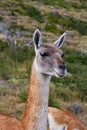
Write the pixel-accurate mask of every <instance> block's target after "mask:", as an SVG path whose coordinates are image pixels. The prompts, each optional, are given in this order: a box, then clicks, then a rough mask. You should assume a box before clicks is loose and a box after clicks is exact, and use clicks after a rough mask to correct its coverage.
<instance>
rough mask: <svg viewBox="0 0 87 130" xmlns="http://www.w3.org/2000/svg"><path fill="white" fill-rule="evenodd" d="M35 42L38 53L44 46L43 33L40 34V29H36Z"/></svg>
mask: <svg viewBox="0 0 87 130" xmlns="http://www.w3.org/2000/svg"><path fill="white" fill-rule="evenodd" d="M33 42H34V46H35V52H36V51H37V49H38V48H39V47H40V46H41V44H42V36H41V33H40V31H39V29H36V30H35V32H34V34H33Z"/></svg>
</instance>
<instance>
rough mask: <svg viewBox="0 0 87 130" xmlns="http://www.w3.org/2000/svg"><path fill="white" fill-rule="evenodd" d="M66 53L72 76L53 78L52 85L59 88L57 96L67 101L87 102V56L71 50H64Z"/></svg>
mask: <svg viewBox="0 0 87 130" xmlns="http://www.w3.org/2000/svg"><path fill="white" fill-rule="evenodd" d="M64 52H65V61H66V64H67V69H68V72H69V73H71V76H70V77H68V76H67V77H65V78H62V79H57V78H55V77H53V78H52V83H54V85H55V87H56V88H57V89H56V91H55V95H56V96H58V97H61V98H63V100H66V101H68V100H70V101H71V100H72V99H74V98H77V99H80V100H83V101H86V100H87V96H86V95H87V85H86V84H87V80H86V78H87V71H86V70H87V60H86V59H87V55H85V54H83V53H81V52H76V51H75V50H70V49H64ZM70 95H71V96H70ZM74 100H75V99H74Z"/></svg>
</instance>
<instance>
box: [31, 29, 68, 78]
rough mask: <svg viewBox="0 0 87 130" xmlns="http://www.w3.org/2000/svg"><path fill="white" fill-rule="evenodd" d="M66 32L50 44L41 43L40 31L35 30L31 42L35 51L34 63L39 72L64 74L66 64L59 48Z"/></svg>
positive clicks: (61, 75)
mask: <svg viewBox="0 0 87 130" xmlns="http://www.w3.org/2000/svg"><path fill="white" fill-rule="evenodd" d="M65 36H66V33H64V34H63V35H61V36H60V38H59V40H57V41H56V42H54V44H53V45H51V44H42V37H41V33H40V31H39V30H38V29H36V30H35V32H34V35H33V42H34V46H35V52H36V57H35V60H36V65H37V68H38V71H39V72H40V73H43V74H46V75H51V76H56V77H63V76H65V75H66V65H65V62H64V60H63V59H62V57H63V51H62V50H60V47H61V46H62V44H63V42H64V39H65Z"/></svg>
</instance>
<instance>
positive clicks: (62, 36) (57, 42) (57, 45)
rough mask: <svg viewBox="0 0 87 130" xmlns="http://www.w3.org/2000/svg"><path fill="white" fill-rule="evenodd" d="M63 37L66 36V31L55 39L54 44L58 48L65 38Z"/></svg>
mask: <svg viewBox="0 0 87 130" xmlns="http://www.w3.org/2000/svg"><path fill="white" fill-rule="evenodd" d="M65 37H66V33H63V34H62V35H61V36H60V37H59V39H58V40H57V41H55V42H54V45H55V46H56V47H58V48H60V47H62V45H63V43H64V40H65Z"/></svg>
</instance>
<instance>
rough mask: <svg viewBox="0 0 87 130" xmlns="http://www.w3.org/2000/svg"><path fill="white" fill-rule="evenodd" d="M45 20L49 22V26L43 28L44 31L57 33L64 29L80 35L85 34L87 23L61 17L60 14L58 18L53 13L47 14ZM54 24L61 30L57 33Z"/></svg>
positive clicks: (86, 32)
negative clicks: (74, 31)
mask: <svg viewBox="0 0 87 130" xmlns="http://www.w3.org/2000/svg"><path fill="white" fill-rule="evenodd" d="M47 19H48V21H49V24H47V25H46V26H45V30H46V31H50V32H53V33H58V32H63V31H65V30H66V29H70V30H72V29H73V30H77V31H78V32H79V33H80V34H81V35H86V34H87V22H85V21H81V20H78V19H75V18H73V17H70V16H68V17H67V16H61V15H60V14H58V16H55V15H54V14H53V13H49V14H48V15H47ZM56 24H59V25H61V26H62V28H63V29H62V30H60V31H58V29H57V26H56ZM53 30H54V31H53Z"/></svg>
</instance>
